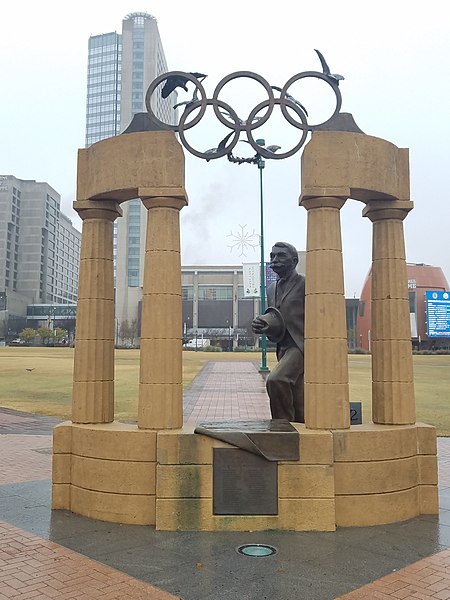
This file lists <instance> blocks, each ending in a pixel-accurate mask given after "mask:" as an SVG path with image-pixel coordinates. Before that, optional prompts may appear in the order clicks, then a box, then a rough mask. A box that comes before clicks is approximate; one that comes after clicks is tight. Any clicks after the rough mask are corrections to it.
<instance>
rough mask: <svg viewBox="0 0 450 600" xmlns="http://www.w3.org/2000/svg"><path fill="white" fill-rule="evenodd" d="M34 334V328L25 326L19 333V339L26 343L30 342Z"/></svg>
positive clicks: (35, 333)
mask: <svg viewBox="0 0 450 600" xmlns="http://www.w3.org/2000/svg"><path fill="white" fill-rule="evenodd" d="M36 335H37V332H36V329H33V328H32V327H26V328H25V329H22V331H21V332H20V333H19V337H20V339H21V340H23V341H24V342H27V343H29V342H32V341H33V340H34V338H35V337H36Z"/></svg>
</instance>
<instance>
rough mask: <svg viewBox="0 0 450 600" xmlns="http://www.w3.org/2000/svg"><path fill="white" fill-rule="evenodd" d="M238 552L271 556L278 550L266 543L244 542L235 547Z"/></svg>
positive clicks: (248, 554)
mask: <svg viewBox="0 0 450 600" xmlns="http://www.w3.org/2000/svg"><path fill="white" fill-rule="evenodd" d="M237 551H238V552H239V554H243V555H244V556H257V557H259V556H272V554H276V553H277V552H278V550H277V549H276V548H274V547H273V546H268V545H267V544H244V545H243V546H239V548H237Z"/></svg>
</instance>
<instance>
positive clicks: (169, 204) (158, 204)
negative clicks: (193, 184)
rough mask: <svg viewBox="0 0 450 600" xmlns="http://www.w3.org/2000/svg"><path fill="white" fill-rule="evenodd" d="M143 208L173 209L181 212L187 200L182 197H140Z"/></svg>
mask: <svg viewBox="0 0 450 600" xmlns="http://www.w3.org/2000/svg"><path fill="white" fill-rule="evenodd" d="M141 200H142V204H143V205H144V206H145V208H147V209H150V208H175V209H177V210H181V209H182V208H183V207H184V206H187V198H186V197H184V196H141Z"/></svg>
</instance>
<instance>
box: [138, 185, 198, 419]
mask: <svg viewBox="0 0 450 600" xmlns="http://www.w3.org/2000/svg"><path fill="white" fill-rule="evenodd" d="M142 201H143V203H144V206H145V207H146V208H147V209H148V215H147V218H148V220H147V241H146V248H145V267H144V289H143V295H142V326H141V365H140V379H139V405H138V427H140V428H142V429H177V428H179V427H182V425H183V387H182V339H181V338H182V318H181V261H180V210H181V209H182V208H183V206H185V205H186V204H187V201H186V199H185V198H182V197H178V198H171V197H152V198H143V199H142Z"/></svg>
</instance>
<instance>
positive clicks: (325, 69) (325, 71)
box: [314, 48, 344, 85]
mask: <svg viewBox="0 0 450 600" xmlns="http://www.w3.org/2000/svg"><path fill="white" fill-rule="evenodd" d="M314 50H315V51H316V52H317V56H318V57H319V59H320V63H321V65H322V72H323V74H324V75H326V76H327V77H328V78H329V79H331V80H332V81H334V82H335V83H336V85H339V81H342V80H343V79H344V77H343V76H342V75H338V73H332V72H331V71H330V67H329V66H328V64H327V61H326V60H325V58H324V56H323V54H322V52H320V50H317V49H316V48H314Z"/></svg>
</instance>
